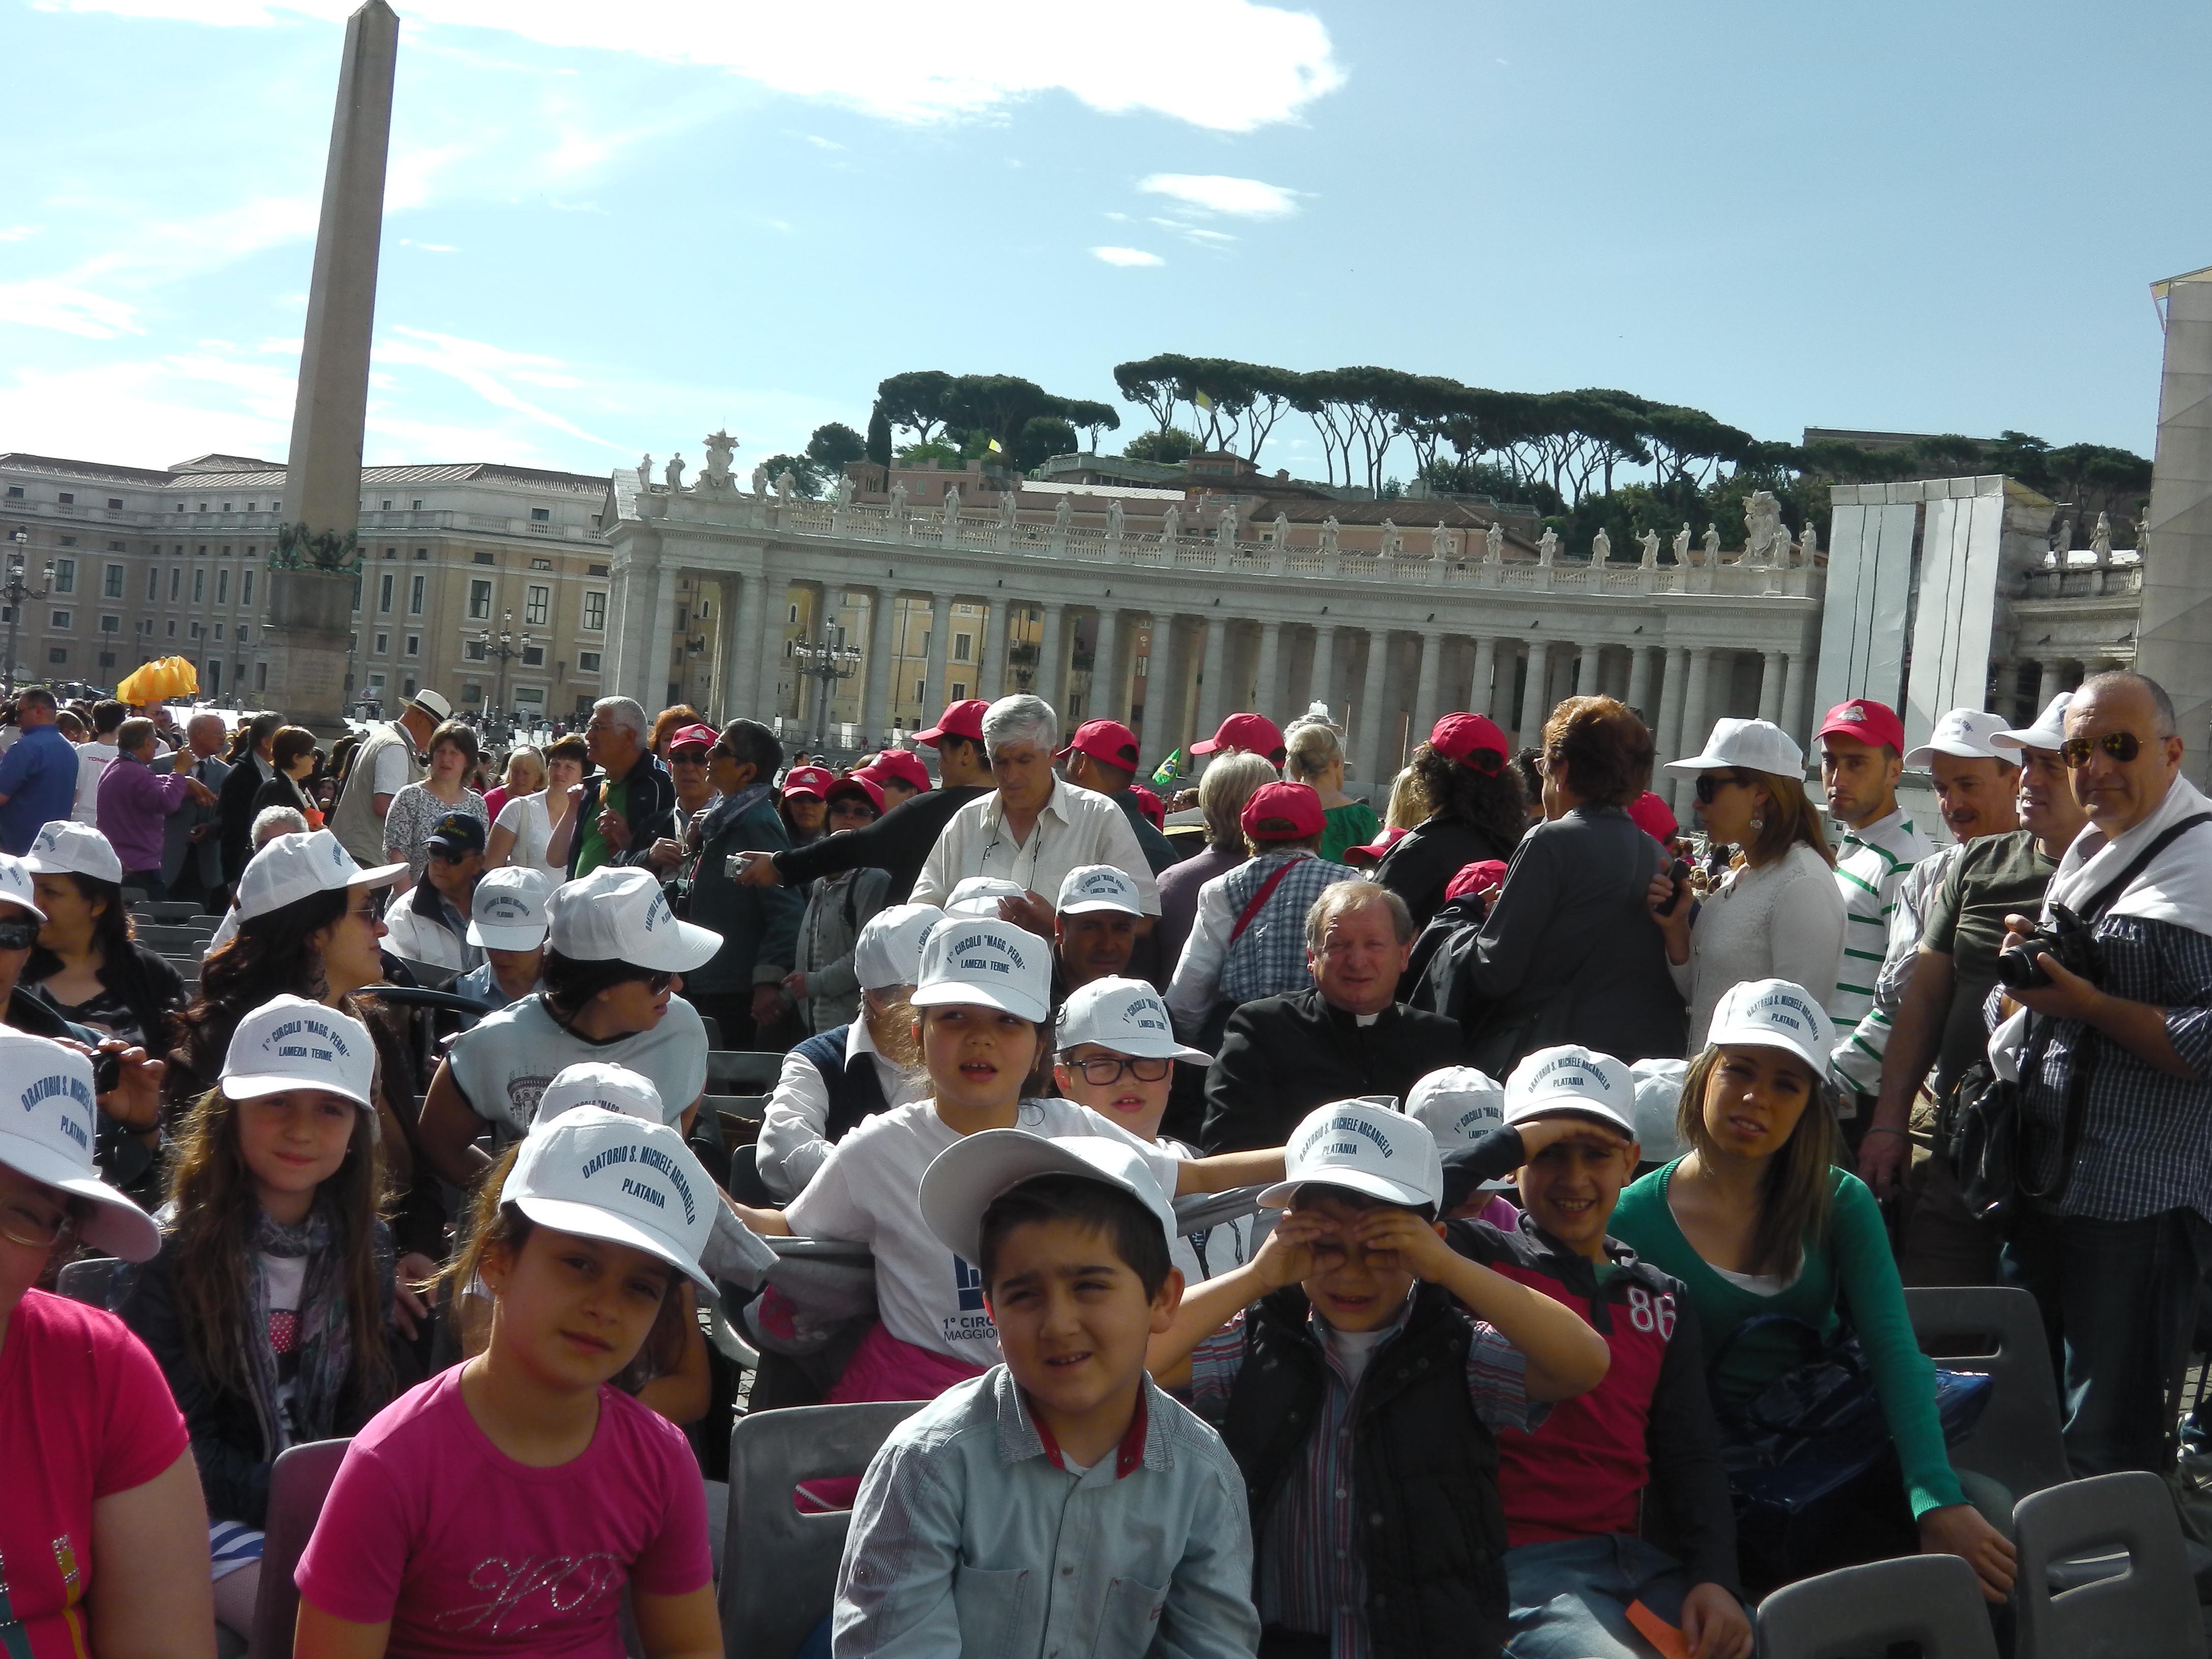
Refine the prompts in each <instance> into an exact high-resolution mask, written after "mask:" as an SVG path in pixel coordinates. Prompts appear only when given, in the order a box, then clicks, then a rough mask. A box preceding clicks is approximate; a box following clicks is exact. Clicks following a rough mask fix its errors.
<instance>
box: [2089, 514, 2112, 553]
mask: <svg viewBox="0 0 2212 1659" xmlns="http://www.w3.org/2000/svg"><path fill="white" fill-rule="evenodd" d="M2089 550H2090V551H2091V552H2092V553H2094V554H2095V555H2096V556H2097V562H2098V563H2099V564H2100V565H2107V564H2110V563H2112V518H2111V516H2110V515H2109V514H2107V513H2099V514H2098V515H2097V527H2096V528H2095V529H2094V530H2093V531H2091V532H2089Z"/></svg>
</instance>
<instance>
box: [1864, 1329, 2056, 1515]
mask: <svg viewBox="0 0 2212 1659" xmlns="http://www.w3.org/2000/svg"><path fill="white" fill-rule="evenodd" d="M1905 1312H1906V1313H1907V1314H1908V1315H1909V1316H1911V1320H1912V1334H1913V1336H1914V1338H1915V1339H1916V1340H1917V1341H1918V1342H1919V1344H1920V1351H1921V1352H1923V1353H1925V1354H1927V1355H1928V1356H1929V1358H1934V1359H1940V1360H1942V1361H1943V1362H1945V1363H1946V1364H1950V1365H1952V1366H1954V1367H1955V1368H1956V1369H1958V1370H1970V1371H1987V1372H1988V1373H1989V1374H1990V1378H1991V1386H1990V1395H1989V1404H1988V1405H1987V1406H1986V1407H1984V1409H1983V1412H1982V1415H1981V1418H1980V1420H1979V1421H1978V1422H1977V1423H1976V1424H1975V1425H1974V1427H1973V1431H1972V1432H1971V1433H1970V1434H1968V1435H1967V1437H1966V1438H1965V1439H1964V1440H1962V1441H1961V1442H1960V1443H1959V1444H1957V1445H1956V1446H1954V1447H1953V1448H1952V1449H1951V1462H1953V1463H1954V1465H1956V1466H1957V1467H1958V1468H1962V1469H1971V1470H1972V1471H1973V1472H1974V1473H1975V1474H1982V1475H1986V1476H1988V1477H1989V1478H1990V1480H1995V1481H1996V1482H1997V1483H1999V1484H2000V1485H2001V1486H2004V1487H2005V1489H2006V1490H2007V1491H2008V1492H2009V1493H2010V1494H2011V1496H2012V1497H2013V1498H2015V1499H2017V1498H2025V1497H2027V1495H2028V1494H2029V1493H2030V1492H2041V1491H2042V1490H2044V1488H2045V1487H2046V1486H2058V1485H2061V1484H2063V1482H2064V1481H2066V1480H2069V1479H2070V1478H2071V1476H2072V1471H2071V1470H2070V1469H2069V1468H2068V1466H2067V1462H2066V1446H2065V1442H2064V1441H2063V1438H2062V1437H2061V1427H2062V1419H2061V1418H2060V1416H2059V1414H2058V1384H2057V1380H2056V1379H2055V1378H2054V1377H2053V1376H2051V1346H2050V1343H2049V1341H2048V1340H2046V1339H2045V1335H2044V1330H2043V1315H2042V1313H2041V1312H2040V1311H2039V1310H2038V1309H2037V1307H2036V1305H2035V1298H2034V1297H2033V1296H2031V1295H2029V1294H2028V1292H2027V1291H2023V1290H2021V1289H2020V1288H2019V1287H2018V1286H2016V1285H1958V1286H1947V1287H1944V1288H1942V1289H1919V1288H1911V1289H1908V1290H1906V1291H1905Z"/></svg>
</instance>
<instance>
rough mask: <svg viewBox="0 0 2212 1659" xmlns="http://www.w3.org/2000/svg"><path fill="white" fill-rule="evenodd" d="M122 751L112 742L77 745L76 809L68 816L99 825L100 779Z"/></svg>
mask: <svg viewBox="0 0 2212 1659" xmlns="http://www.w3.org/2000/svg"><path fill="white" fill-rule="evenodd" d="M122 752H123V751H122V750H120V749H118V748H117V747H116V746H115V744H112V743H87V744H78V745H77V751H76V811H73V812H71V813H70V817H74V818H75V819H76V821H77V822H78V823H89V824H91V825H93V826H94V828H95V829H96V828H98V827H99V823H100V812H99V803H100V778H101V777H102V776H103V775H105V774H106V771H107V769H108V768H109V767H111V766H112V765H113V764H114V763H115V757H117V756H118V755H119V754H121V753H122Z"/></svg>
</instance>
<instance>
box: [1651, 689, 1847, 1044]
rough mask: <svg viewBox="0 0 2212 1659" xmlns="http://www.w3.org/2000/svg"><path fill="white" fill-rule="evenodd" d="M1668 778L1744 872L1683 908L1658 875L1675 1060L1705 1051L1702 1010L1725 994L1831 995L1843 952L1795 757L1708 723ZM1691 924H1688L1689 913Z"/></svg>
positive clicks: (1830, 861)
mask: <svg viewBox="0 0 2212 1659" xmlns="http://www.w3.org/2000/svg"><path fill="white" fill-rule="evenodd" d="M1667 770H1668V771H1669V772H1672V773H1674V774H1675V775H1677V776H1694V777H1695V778H1696V779H1697V781H1698V817H1699V818H1700V819H1701V820H1702V821H1703V823H1704V824H1705V834H1706V836H1708V837H1709V838H1711V840H1712V841H1713V842H1716V843H1725V844H1728V845H1731V846H1734V847H1735V848H1739V849H1740V850H1741V852H1742V854H1743V863H1742V864H1741V866H1738V867H1737V868H1736V869H1735V870H1734V871H1732V872H1729V875H1728V877H1727V878H1725V879H1724V880H1723V882H1722V883H1721V884H1720V885H1719V886H1718V887H1717V888H1715V889H1714V890H1712V891H1711V893H1709V894H1707V895H1706V896H1705V900H1704V902H1702V903H1699V904H1696V905H1694V906H1693V905H1692V899H1691V896H1690V894H1689V893H1688V892H1687V891H1686V890H1685V891H1683V892H1681V893H1680V896H1679V902H1675V903H1674V905H1673V908H1672V911H1671V913H1670V914H1662V906H1664V905H1666V904H1667V902H1668V900H1669V898H1670V897H1674V896H1675V895H1674V891H1673V889H1672V887H1671V884H1668V880H1667V878H1666V877H1665V876H1664V875H1662V876H1661V877H1660V878H1659V879H1658V881H1656V882H1655V883H1654V884H1653V885H1652V912H1651V919H1652V920H1653V921H1656V923H1658V925H1659V931H1660V932H1661V933H1662V934H1664V935H1665V936H1666V940H1667V961H1668V967H1669V968H1670V969H1672V970H1673V972H1674V985H1675V987H1676V988H1677V989H1678V990H1680V992H1681V993H1682V995H1683V998H1684V1000H1686V1001H1687V1002H1688V1003H1689V1005H1690V1036H1689V1047H1688V1048H1686V1049H1685V1050H1684V1052H1685V1053H1686V1054H1696V1053H1697V1052H1698V1051H1699V1049H1700V1048H1704V1047H1705V1031H1706V1029H1707V1028H1708V1027H1709V1026H1710V1025H1711V1024H1712V1018H1713V1008H1714V1006H1715V1005H1717V1003H1718V1002H1719V1001H1720V1000H1721V997H1722V995H1723V994H1724V993H1725V992H1726V991H1727V990H1728V988H1729V987H1730V986H1731V985H1736V984H1740V983H1741V982H1742V981H1745V980H1751V979H1786V980H1789V981H1791V982H1792V983H1793V984H1797V985H1833V984H1834V983H1835V982H1836V969H1837V967H1838V963H1840V961H1841V959H1842V956H1843V949H1844V899H1843V894H1842V892H1841V891H1840V890H1838V887H1837V885H1836V876H1835V863H1836V860H1835V854H1832V852H1830V851H1829V850H1828V838H1827V836H1826V834H1825V833H1824V832H1823V831H1822V829H1821V828H1820V814H1819V812H1818V811H1815V810H1814V806H1813V803H1812V802H1811V800H1810V799H1808V798H1807V796H1806V793H1805V751H1804V750H1802V749H1800V748H1799V747H1798V746H1797V744H1796V743H1795V742H1794V741H1792V740H1791V738H1790V735H1789V734H1788V733H1787V732H1784V731H1783V730H1782V728H1781V727H1780V726H1776V725H1775V724H1774V723H1773V722H1772V721H1771V720H1720V721H1717V722H1716V723H1715V725H1714V726H1713V732H1712V736H1711V737H1710V738H1707V739H1706V740H1705V748H1704V750H1702V751H1701V752H1699V753H1698V754H1695V755H1692V756H1691V757H1690V758H1689V759H1687V760H1679V761H1669V762H1668V764H1667ZM1693 909H1694V911H1695V919H1694V921H1693V920H1692V910H1693Z"/></svg>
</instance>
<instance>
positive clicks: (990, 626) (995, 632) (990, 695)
mask: <svg viewBox="0 0 2212 1659" xmlns="http://www.w3.org/2000/svg"><path fill="white" fill-rule="evenodd" d="M1005 692H1006V599H1004V598H1003V597H1001V596H997V595H994V596H993V597H992V598H991V599H987V600H985V601H984V605H983V650H982V653H981V657H980V658H979V659H978V660H977V662H976V665H975V695H976V696H979V697H981V698H982V699H983V701H984V702H997V701H998V700H999V699H1000V697H1001V696H1004V695H1005Z"/></svg>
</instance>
